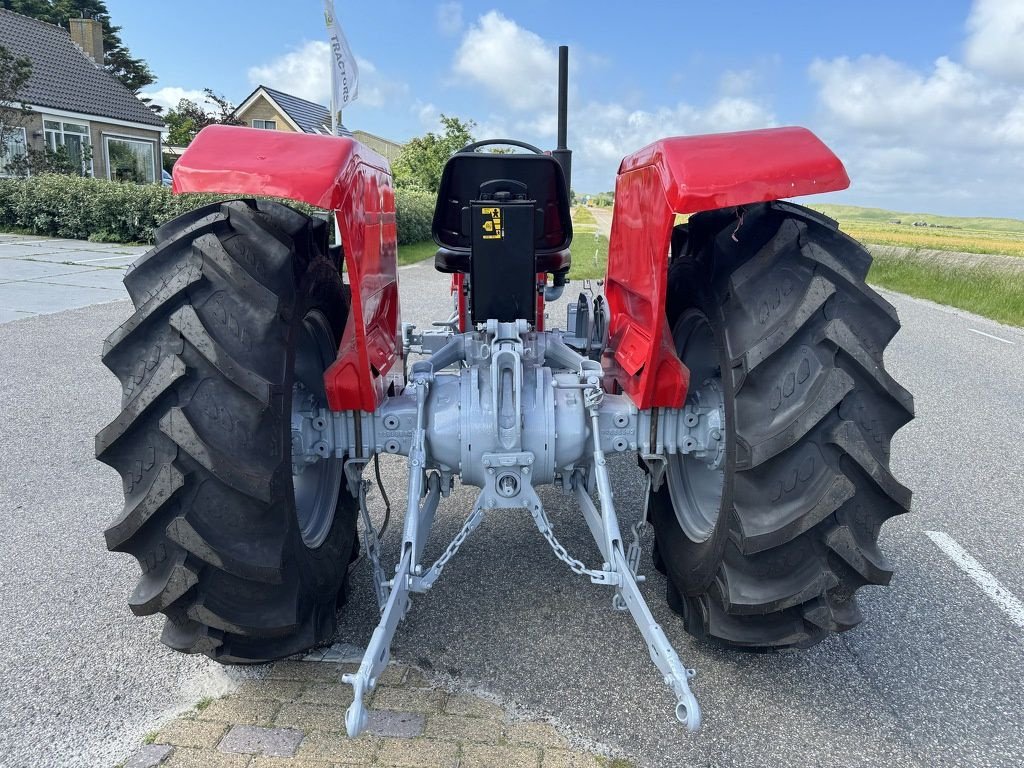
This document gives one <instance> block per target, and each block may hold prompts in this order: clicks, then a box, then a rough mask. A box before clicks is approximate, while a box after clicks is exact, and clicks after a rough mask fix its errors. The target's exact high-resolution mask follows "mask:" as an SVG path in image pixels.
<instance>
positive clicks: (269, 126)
mask: <svg viewBox="0 0 1024 768" xmlns="http://www.w3.org/2000/svg"><path fill="white" fill-rule="evenodd" d="M252 127H253V128H265V129H266V130H268V131H276V130H277V120H253V121H252Z"/></svg>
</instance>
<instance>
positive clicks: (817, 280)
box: [649, 203, 913, 648]
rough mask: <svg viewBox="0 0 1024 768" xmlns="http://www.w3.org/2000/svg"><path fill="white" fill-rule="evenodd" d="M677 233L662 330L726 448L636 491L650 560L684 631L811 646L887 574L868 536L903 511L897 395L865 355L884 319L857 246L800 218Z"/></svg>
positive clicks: (889, 317)
mask: <svg viewBox="0 0 1024 768" xmlns="http://www.w3.org/2000/svg"><path fill="white" fill-rule="evenodd" d="M679 235H682V236H683V237H677V238H676V242H677V243H679V242H684V241H685V246H684V247H683V248H682V252H681V253H678V254H676V255H675V256H674V258H673V261H672V263H671V265H670V267H669V287H668V300H667V308H666V311H667V314H668V324H669V328H670V329H672V331H673V338H674V340H675V341H676V344H677V352H679V353H680V357H681V358H682V359H683V361H684V363H687V364H688V365H689V366H690V367H691V368H692V370H691V392H697V391H698V390H700V389H701V388H703V389H704V391H705V394H706V393H707V392H709V391H710V392H712V393H715V396H716V397H717V398H718V399H719V402H720V403H721V405H722V406H723V408H724V421H725V429H724V434H725V444H724V454H722V456H721V459H722V460H721V462H720V463H719V464H718V465H717V466H715V467H708V466H703V467H697V466H695V465H694V464H693V460H692V459H687V458H686V457H679V456H676V457H671V458H670V462H675V464H670V466H669V471H667V472H666V475H665V478H666V479H665V483H664V484H663V485H662V487H661V488H660V489H659V490H658V491H656V492H652V494H651V496H650V499H649V509H650V516H651V520H652V522H653V524H654V526H655V531H656V543H655V553H654V559H655V565H656V566H657V567H658V568H659V570H662V571H663V572H664V573H666V575H667V577H668V587H667V590H668V602H669V604H670V606H671V607H672V608H673V609H674V610H675V611H676V612H677V613H679V614H680V615H681V616H682V617H683V620H684V622H685V626H686V629H687V630H688V631H689V632H690V633H691V634H693V635H695V636H697V637H700V638H710V639H713V640H717V641H721V642H723V643H725V644H728V645H734V646H741V647H746V648H785V647H806V646H809V645H813V644H814V643H816V642H818V641H820V640H822V639H823V638H824V637H826V636H827V635H829V634H830V633H833V632H842V631H845V630H848V629H850V628H852V627H853V626H855V625H856V624H858V623H859V622H860V621H861V613H860V610H859V608H858V607H857V603H856V599H855V597H854V593H855V592H856V590H857V589H858V588H860V587H861V586H864V585H866V584H887V583H888V582H889V579H890V577H891V575H892V569H891V568H890V566H889V564H888V562H887V561H886V559H885V557H884V556H883V555H882V553H881V551H880V550H879V548H878V534H879V530H880V528H881V526H882V523H883V522H885V521H886V520H887V519H889V518H890V517H892V516H893V515H897V514H901V513H903V512H906V511H907V510H908V509H909V508H910V496H911V494H910V491H909V490H907V489H906V488H905V487H903V486H902V485H901V484H900V483H899V482H897V481H896V480H895V478H894V477H893V476H892V474H890V472H889V445H890V440H891V439H892V436H893V434H894V433H895V432H896V431H897V430H898V429H899V428H900V427H902V426H903V425H904V424H906V423H907V422H908V421H909V420H910V419H911V418H912V417H913V399H912V397H911V395H910V394H909V393H908V392H907V391H906V390H905V389H903V388H902V387H901V386H900V385H899V384H897V383H896V382H895V381H894V380H893V379H892V378H891V377H890V376H889V374H888V373H886V371H885V368H884V365H883V360H882V355H883V352H884V350H885V348H886V346H887V345H888V343H889V341H890V340H891V339H892V338H893V336H894V335H895V334H896V332H897V331H898V330H899V327H900V325H899V320H898V318H897V316H896V311H895V310H894V309H893V308H892V306H891V305H890V304H889V303H888V302H886V301H885V300H884V299H882V298H881V297H880V296H879V295H878V294H877V293H875V292H874V291H873V290H871V289H870V288H869V287H868V286H867V285H866V283H865V277H866V275H867V271H868V267H869V266H870V263H871V257H870V256H869V255H868V253H867V252H866V251H865V250H864V248H863V247H861V246H860V245H858V244H857V243H856V242H855V241H853V240H851V239H850V238H848V237H846V236H845V235H843V234H842V233H840V232H839V231H837V228H836V224H835V222H833V221H832V220H831V219H828V218H826V217H824V216H821V215H820V214H817V213H815V212H813V211H810V210H808V209H806V208H802V207H800V206H796V205H792V204H788V203H766V204H762V205H756V206H750V207H748V208H746V209H745V210H744V209H728V210H721V211H713V212H710V213H705V214H698V215H696V216H694V217H692V218H691V220H690V223H689V226H688V231H681V232H680V233H679ZM718 393H720V395H719V394H718ZM692 397H693V395H691V398H692ZM686 462H689V463H686ZM701 472H703V473H704V474H701ZM709 473H715V476H716V477H717V478H718V481H717V484H716V482H714V479H713V478H712V477H711V474H709Z"/></svg>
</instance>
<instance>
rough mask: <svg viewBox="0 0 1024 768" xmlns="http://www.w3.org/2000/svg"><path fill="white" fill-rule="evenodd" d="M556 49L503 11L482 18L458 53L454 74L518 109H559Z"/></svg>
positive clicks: (462, 43)
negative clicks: (557, 106) (556, 101)
mask: <svg viewBox="0 0 1024 768" xmlns="http://www.w3.org/2000/svg"><path fill="white" fill-rule="evenodd" d="M556 50H557V49H556V47H555V46H553V45H551V44H550V43H548V42H547V41H545V40H544V39H543V38H541V37H540V35H538V34H536V33H535V32H531V31H530V30H528V29H524V28H522V27H520V26H519V25H518V24H516V23H515V22H514V21H512V20H511V19H508V18H506V17H505V16H503V15H502V14H501V13H500V12H498V11H490V12H489V13H486V14H484V15H483V16H481V17H480V18H479V19H478V20H477V22H476V23H475V24H474V25H473V26H471V27H470V28H469V30H467V32H466V34H465V35H464V36H463V38H462V42H461V43H460V45H459V48H458V50H457V51H456V52H455V62H454V66H453V69H454V72H455V75H456V76H457V77H458V78H459V81H460V82H465V83H469V84H472V85H474V86H475V87H477V88H478V89H479V90H482V91H484V92H486V93H487V94H488V95H489V96H491V97H492V98H494V99H496V100H497V101H498V102H500V103H502V104H504V105H506V106H508V107H510V108H511V109H514V110H517V111H526V110H531V109H537V108H547V109H554V106H555V95H556V92H557V80H558V55H557V53H556Z"/></svg>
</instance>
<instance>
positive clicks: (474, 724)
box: [423, 715, 501, 742]
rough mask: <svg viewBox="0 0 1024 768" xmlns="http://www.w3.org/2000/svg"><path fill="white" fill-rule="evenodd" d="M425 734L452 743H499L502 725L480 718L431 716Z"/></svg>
mask: <svg viewBox="0 0 1024 768" xmlns="http://www.w3.org/2000/svg"><path fill="white" fill-rule="evenodd" d="M423 733H424V735H426V736H430V737H432V738H435V739H449V740H451V741H491V742H497V741H500V740H501V723H499V722H496V721H494V720H484V719H482V718H479V717H462V716H461V715H431V716H430V717H428V718H427V728H426V730H425V731H424V732H423Z"/></svg>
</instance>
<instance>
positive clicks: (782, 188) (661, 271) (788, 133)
mask: <svg viewBox="0 0 1024 768" xmlns="http://www.w3.org/2000/svg"><path fill="white" fill-rule="evenodd" d="M849 185H850V180H849V177H848V176H847V175H846V170H845V169H844V168H843V164H842V163H841V162H840V161H839V159H838V158H837V157H836V156H835V155H834V154H833V153H832V151H831V150H829V148H828V147H826V146H825V145H824V144H823V143H822V142H821V141H820V140H819V139H818V138H817V137H816V136H815V135H814V134H813V133H811V132H810V131H808V130H806V129H805V128H772V129H767V130H761V131H743V132H740V133H722V134H714V135H708V136H686V137H677V138H670V139H662V140H661V141H656V142H655V143H653V144H650V145H648V146H646V147H644V148H643V149H641V150H639V151H637V152H634V153H633V154H632V155H629V156H628V157H626V158H625V159H624V160H623V161H622V164H621V165H620V166H619V173H618V178H617V179H616V183H615V215H614V219H613V220H612V231H611V241H610V243H609V248H608V274H607V280H606V283H605V295H606V297H607V300H608V309H609V312H610V315H611V320H610V323H609V348H610V351H609V353H606V354H605V356H604V366H605V374H606V376H607V377H608V378H609V379H610V380H612V381H614V382H615V383H616V384H617V385H618V386H619V388H621V389H622V391H623V392H625V393H626V394H627V395H628V396H629V397H630V399H631V400H632V401H633V402H634V403H635V404H636V406H637V407H638V408H641V409H646V408H655V407H671V408H677V407H679V406H681V405H682V404H683V401H684V400H685V398H686V391H687V388H688V386H689V373H688V371H687V370H686V368H685V367H684V366H683V365H682V363H680V362H679V359H678V357H676V353H675V349H674V348H673V345H672V337H671V332H670V330H669V328H668V323H667V322H666V320H665V293H666V287H667V279H668V257H669V248H670V244H671V237H672V227H673V226H674V224H675V217H676V214H688V213H697V212H698V211H708V210H713V209H716V208H728V207H732V206H737V205H749V204H753V203H760V202H766V201H769V200H778V199H781V198H786V197H796V196H799V195H809V194H815V193H818V192H832V191H835V190H839V189H845V188H846V187H848V186H849Z"/></svg>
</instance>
